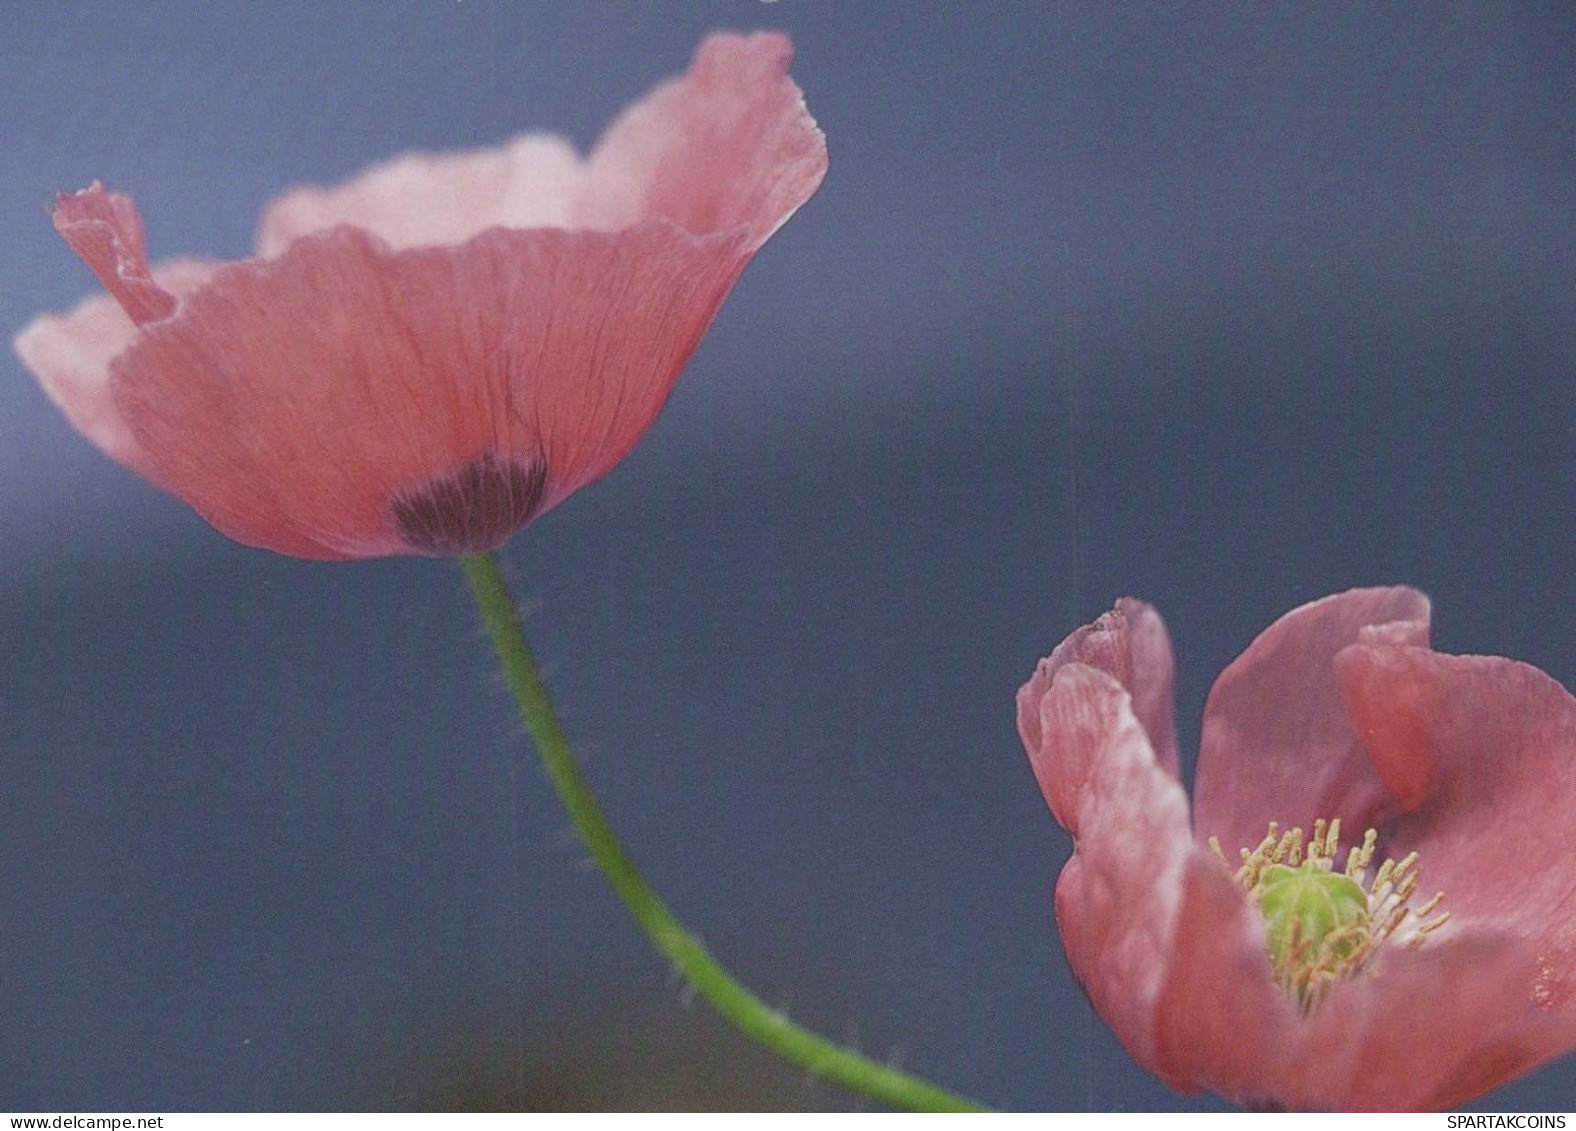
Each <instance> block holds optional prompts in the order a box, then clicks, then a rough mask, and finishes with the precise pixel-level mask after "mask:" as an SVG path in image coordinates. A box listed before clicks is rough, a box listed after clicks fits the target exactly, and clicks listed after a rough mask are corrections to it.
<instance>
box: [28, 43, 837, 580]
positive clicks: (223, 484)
mask: <svg viewBox="0 0 1576 1131" xmlns="http://www.w3.org/2000/svg"><path fill="white" fill-rule="evenodd" d="M792 55H793V49H792V45H791V44H790V43H789V41H788V39H787V37H785V36H782V35H776V34H757V35H751V36H738V35H713V36H711V37H710V38H708V39H707V40H706V41H705V42H704V43H702V44H701V46H700V49H699V50H698V51H697V52H696V55H695V59H694V62H693V64H692V65H691V67H690V70H689V73H688V74H686V75H684V76H683V77H682V78H679V79H675V80H672V81H670V82H667V83H664V84H663V85H661V86H659V87H658V88H657V89H655V90H654V91H652V92H651V93H650V94H649V95H647V97H646V98H645V99H644V100H642V101H641V102H639V103H637V104H635V105H634V106H632V107H630V108H629V109H627V110H626V111H625V112H624V113H623V114H622V115H621V116H620V117H619V118H618V119H617V120H616V121H615V122H614V123H613V125H612V126H611V127H610V128H609V130H608V131H607V133H606V134H605V135H604V137H603V138H602V140H601V142H600V143H599V144H598V146H597V147H596V149H595V150H594V151H593V152H592V153H591V155H590V156H589V157H588V158H585V159H581V158H580V157H579V156H578V155H577V154H576V153H575V151H574V149H573V147H572V146H570V145H569V143H567V142H566V141H564V140H562V139H560V138H556V137H550V136H540V135H538V136H526V137H522V138H519V139H517V140H515V141H513V142H511V143H509V144H508V145H505V146H503V147H502V148H500V149H495V150H488V151H481V152H472V153H461V154H452V155H446V156H437V157H433V156H406V157H402V158H399V159H397V160H394V161H391V162H389V163H387V164H385V165H382V166H379V167H376V168H374V169H371V170H369V171H368V172H366V173H364V174H363V175H361V176H360V177H359V178H357V179H355V180H353V181H351V182H349V183H348V184H346V185H343V186H341V187H339V188H335V189H328V190H321V189H300V190H297V191H294V192H291V193H287V194H286V195H285V196H284V197H282V198H280V199H279V200H276V201H274V202H273V204H271V205H270V206H269V208H268V209H267V211H266V213H265V214H264V217H263V221H262V225H261V228H260V231H259V235H258V241H257V242H258V258H256V259H249V260H244V261H241V262H237V263H215V262H199V261H193V260H177V261H173V262H168V263H163V264H158V265H153V266H150V265H149V261H148V254H147V245H146V242H145V239H144V235H143V226H142V219H141V217H140V216H139V215H138V213H137V209H136V205H135V204H134V203H133V202H132V200H131V198H130V197H128V196H123V195H120V194H118V193H110V192H106V191H105V190H104V189H103V188H102V187H101V186H100V185H97V184H95V185H93V186H92V187H91V188H88V189H86V190H84V191H82V192H79V193H75V194H62V195H61V196H60V198H59V199H58V200H57V202H56V205H55V227H56V229H57V230H58V231H59V232H60V234H61V235H62V236H64V237H65V240H66V242H67V243H68V244H70V245H71V248H72V250H74V251H75V252H76V253H77V254H78V255H80V256H81V257H82V259H83V260H85V261H86V263H87V264H88V266H89V267H91V268H92V270H93V272H94V274H96V275H97V276H98V278H99V280H100V281H101V282H102V283H103V284H104V286H105V288H106V289H107V290H108V291H109V296H110V297H108V298H105V297H97V298H92V299H89V300H87V301H86V302H84V303H83V304H81V305H80V306H78V307H77V308H76V309H75V310H74V311H72V312H70V313H69V314H65V315H46V316H44V317H41V318H39V319H37V320H35V321H34V322H33V323H32V324H31V325H30V326H28V327H27V329H26V330H24V331H23V332H22V334H21V335H20V336H19V337H18V338H17V340H16V350H17V353H18V355H19V356H20V357H21V358H22V360H23V362H24V363H25V364H26V365H27V366H28V368H30V369H31V370H32V371H33V372H34V374H36V375H37V377H38V379H39V382H40V383H41V384H42V385H43V387H44V390H45V391H46V392H47V393H48V394H49V396H50V397H51V398H52V399H53V400H54V401H55V403H56V404H57V405H58V406H59V407H60V409H61V410H62V411H63V412H64V413H65V414H66V416H67V417H68V418H69V419H70V421H71V423H72V424H74V425H75V426H76V427H77V429H78V430H79V431H81V432H82V433H83V434H84V435H86V436H87V437H88V439H90V440H92V441H93V442H94V443H95V444H97V445H98V446H99V447H100V448H102V449H103V450H104V451H105V452H106V453H108V454H109V455H110V456H112V457H114V458H115V459H117V460H119V461H120V462H122V463H124V464H126V465H127V466H128V467H130V468H132V469H133V470H135V471H137V472H138V473H140V474H141V475H143V476H145V477H146V478H148V479H149V480H151V481H152V482H154V483H155V484H157V485H158V486H160V487H163V488H164V489H166V490H168V491H170V492H172V493H174V494H176V495H178V496H180V497H181V498H182V499H184V500H186V502H188V503H190V504H191V506H192V507H194V508H195V509H196V510H197V511H198V512H199V513H200V514H201V515H202V516H203V517H204V518H206V519H207V520H208V521H209V522H211V523H212V524H213V525H214V526H216V527H217V528H218V529H219V530H221V531H223V532H224V533H225V534H227V535H229V536H230V537H232V538H234V539H236V540H237V541H240V542H244V543H247V544H249V545H253V546H261V547H265V548H267V549H271V550H276V551H278V552H280V553H283V554H292V555H295V556H298V557H305V558H321V559H346V558H363V557H374V556H381V555H386V554H426V555H450V554H468V553H474V552H478V551H482V550H488V549H492V548H494V547H496V546H498V545H499V544H501V543H502V542H503V541H504V540H505V539H506V538H508V537H509V535H511V534H512V533H514V532H515V531H516V530H518V529H520V528H521V527H523V526H524V525H526V524H527V523H528V522H530V521H531V520H532V519H534V518H536V517H538V516H539V515H541V514H543V513H544V512H546V511H547V510H549V509H551V508H552V507H554V506H556V505H557V504H558V503H559V502H561V501H562V500H563V499H564V498H566V497H567V496H568V495H569V494H570V493H572V492H573V491H575V490H576V489H577V488H579V487H583V486H585V485H586V484H587V483H590V482H591V481H592V480H594V479H597V478H598V477H600V476H601V475H603V474H605V473H606V472H607V471H609V470H610V469H611V468H612V467H613V466H614V465H615V464H617V463H618V462H619V460H621V459H622V458H623V457H624V456H625V455H626V454H627V453H628V452H629V451H630V449H631V448H632V447H633V446H634V445H635V443H636V442H637V441H638V440H639V438H640V437H641V435H642V434H643V433H644V432H645V430H646V429H647V428H648V427H649V426H650V425H651V423H652V421H653V420H654V419H655V418H656V416H657V413H658V412H659V411H660V410H661V408H662V405H663V403H664V401H665V400H666V399H667V395H668V392H669V391H670V390H671V388H672V387H673V383H674V381H675V380H676V379H677V377H678V374H679V371H680V370H681V369H682V368H683V366H684V364H685V362H686V361H687V360H688V359H689V356H690V354H691V353H692V352H693V351H694V349H695V347H696V346H697V345H698V344H699V343H700V340H701V337H702V335H703V334H704V333H705V331H706V328H707V327H708V326H709V325H710V323H711V320H712V318H713V317H714V316H715V314H716V313H717V309H718V307H719V306H720V305H721V304H722V301H723V299H724V298H725V297H726V296H727V294H728V291H729V289H730V288H731V287H732V285H733V283H734V280H736V279H737V278H738V276H739V273H740V271H742V270H743V268H744V265H745V264H746V263H747V262H748V261H749V259H750V257H751V256H752V255H753V254H754V253H755V251H756V250H757V249H758V248H759V247H760V246H761V245H762V244H763V243H765V242H766V239H767V238H768V237H769V236H770V235H771V234H772V233H773V232H774V231H776V230H777V229H778V228H779V227H780V226H781V225H782V224H783V223H784V222H785V221H786V220H787V219H788V217H789V216H791V215H792V214H793V213H794V211H795V210H796V209H797V208H798V207H799V206H800V205H801V204H803V203H804V202H805V201H806V200H807V199H809V197H810V195H811V194H812V193H813V192H814V191H815V189H816V188H817V186H818V185H819V184H820V182H821V178H822V177H823V175H824V174H825V171H826V143H825V139H824V137H823V136H822V134H821V132H820V130H818V129H817V128H816V125H815V122H814V120H813V119H812V118H811V117H810V115H809V113H808V111H807V110H806V109H805V105H804V98H803V95H802V94H801V92H800V90H799V88H798V87H797V86H795V85H794V83H793V81H792V80H791V79H790V78H788V74H787V72H788V65H789V63H790V61H791V59H792Z"/></svg>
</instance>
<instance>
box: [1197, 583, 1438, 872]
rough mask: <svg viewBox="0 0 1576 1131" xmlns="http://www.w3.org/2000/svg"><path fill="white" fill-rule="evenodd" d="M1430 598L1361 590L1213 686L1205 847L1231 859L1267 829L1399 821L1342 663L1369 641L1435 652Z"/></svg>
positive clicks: (1304, 620)
mask: <svg viewBox="0 0 1576 1131" xmlns="http://www.w3.org/2000/svg"><path fill="white" fill-rule="evenodd" d="M1428 612H1429V608H1428V598H1426V597H1424V596H1423V595H1422V594H1421V593H1419V592H1417V591H1416V590H1415V589H1405V588H1396V589H1354V590H1352V591H1350V592H1348V593H1341V594H1338V595H1336V596H1333V597H1326V598H1324V599H1323V600H1320V601H1314V602H1313V603H1311V604H1308V605H1303V606H1302V607H1301V608H1299V609H1294V610H1293V611H1292V612H1289V613H1287V614H1286V615H1285V616H1283V617H1281V618H1280V619H1279V620H1277V621H1276V622H1275V623H1274V624H1272V625H1271V626H1270V627H1269V628H1267V629H1265V630H1264V632H1262V633H1261V634H1260V635H1259V637H1258V638H1257V639H1256V640H1254V641H1253V643H1252V644H1251V645H1249V647H1248V649H1247V651H1245V652H1243V654H1242V655H1241V656H1239V657H1238V658H1237V659H1236V660H1235V661H1233V662H1232V663H1231V664H1230V665H1229V666H1228V667H1227V668H1226V670H1225V671H1223V672H1222V673H1221V674H1220V677H1219V678H1218V679H1217V680H1216V681H1215V686H1214V688H1213V689H1212V690H1211V691H1210V694H1209V699H1208V701H1207V702H1206V703H1205V706H1204V731H1203V737H1202V739H1201V740H1200V744H1199V756H1198V770H1197V774H1196V776H1195V783H1194V810H1193V812H1194V817H1195V825H1196V828H1197V830H1198V834H1199V836H1201V837H1208V836H1216V837H1219V838H1220V843H1221V845H1222V846H1223V847H1224V849H1225V851H1226V852H1227V854H1228V855H1229V854H1230V853H1232V852H1234V851H1235V850H1237V849H1238V848H1244V847H1252V846H1253V845H1255V844H1257V843H1258V842H1259V840H1260V839H1261V838H1262V837H1263V836H1264V831H1265V828H1266V826H1267V825H1268V824H1269V822H1271V821H1277V822H1279V823H1280V825H1281V827H1283V828H1290V827H1293V826H1300V827H1302V828H1304V829H1308V830H1311V829H1312V827H1313V822H1314V820H1316V819H1318V818H1320V817H1340V818H1342V819H1344V820H1345V821H1346V822H1347V823H1348V824H1349V825H1368V824H1375V823H1378V821H1379V820H1380V819H1381V818H1382V817H1383V816H1384V815H1385V814H1386V813H1388V812H1390V811H1393V809H1394V801H1393V799H1392V798H1391V797H1390V795H1389V794H1388V793H1387V792H1386V790H1385V788H1384V786H1383V784H1382V783H1381V782H1380V780H1379V777H1378V775H1377V774H1376V772H1375V771H1374V768H1373V766H1372V765H1371V764H1370V763H1369V760H1368V755H1367V754H1366V752H1365V751H1364V750H1363V746H1362V743H1361V742H1359V741H1358V738H1357V736H1356V734H1354V733H1353V731H1352V727H1351V724H1350V723H1349V722H1348V721H1347V717H1346V709H1345V706H1344V704H1343V702H1342V699H1341V692H1340V687H1339V685H1338V683H1337V680H1336V677H1335V668H1334V660H1335V655H1336V653H1337V652H1339V651H1340V650H1341V649H1342V648H1344V647H1346V646H1347V645H1349V644H1355V643H1357V641H1358V640H1359V638H1360V637H1361V636H1362V634H1363V632H1364V631H1365V630H1368V629H1371V628H1372V627H1373V626H1376V625H1378V626H1390V627H1388V628H1385V629H1384V630H1383V631H1384V632H1386V633H1388V634H1389V635H1390V637H1392V638H1404V639H1407V640H1408V641H1411V642H1416V643H1426V642H1427V633H1428Z"/></svg>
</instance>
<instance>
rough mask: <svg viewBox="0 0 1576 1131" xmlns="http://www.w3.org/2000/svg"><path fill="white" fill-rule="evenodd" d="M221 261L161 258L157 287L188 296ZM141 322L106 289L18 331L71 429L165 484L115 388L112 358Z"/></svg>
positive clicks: (26, 360) (20, 346)
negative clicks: (111, 376) (120, 405)
mask: <svg viewBox="0 0 1576 1131" xmlns="http://www.w3.org/2000/svg"><path fill="white" fill-rule="evenodd" d="M218 268H219V264H217V263H206V262H200V261H198V260H192V259H183V260H174V261H171V262H169V263H163V264H160V265H159V266H158V267H157V268H155V269H154V270H153V272H152V275H151V281H152V283H153V285H155V286H157V287H158V288H159V289H160V290H161V291H163V292H166V293H168V294H170V295H173V296H180V295H186V294H190V293H191V292H192V291H195V290H196V289H197V288H198V287H200V286H202V285H203V284H204V283H205V282H207V280H208V279H209V278H210V277H211V276H212V275H213V273H214V272H215V271H216V270H218ZM136 336H137V327H136V326H135V324H133V322H132V321H131V319H130V318H129V317H127V315H126V312H125V311H124V310H122V309H121V307H120V304H119V303H118V302H116V301H115V300H114V299H113V298H110V297H108V296H105V295H96V296H94V297H92V298H88V299H84V300H83V301H82V302H81V303H79V304H78V305H77V307H76V309H75V310H72V311H71V312H69V313H67V314H44V315H40V316H39V317H37V318H35V319H33V321H32V322H31V323H29V324H28V326H27V327H26V328H25V329H23V331H22V332H21V333H20V334H18V335H17V338H16V342H15V348H16V353H17V356H18V357H19V358H21V359H22V364H24V365H26V366H27V367H28V369H30V370H31V371H32V372H33V375H34V376H35V377H37V378H38V383H39V385H40V386H42V387H43V390H44V392H45V393H47V394H48V395H49V399H50V400H52V401H54V402H55V406H56V407H57V408H59V409H60V411H61V412H62V413H63V414H64V415H65V417H66V419H67V420H69V421H70V422H71V424H72V426H73V427H74V428H76V430H77V431H78V432H81V433H82V434H83V435H84V436H86V437H87V438H88V439H89V440H92V441H93V443H94V444H96V445H98V447H99V448H100V449H101V450H102V451H103V452H104V453H105V454H106V455H108V456H110V457H111V458H112V459H115V460H118V461H119V462H121V463H123V464H125V465H126V466H127V467H129V468H131V469H132V470H133V471H136V472H137V473H138V474H139V475H142V476H143V477H144V478H146V479H149V480H152V481H153V482H154V483H157V484H159V485H160V486H165V484H164V483H163V481H162V480H161V479H160V476H159V472H158V469H157V467H156V466H155V465H154V463H153V461H152V460H150V459H149V458H148V456H147V453H146V452H144V451H143V450H142V445H141V443H139V442H138V440H137V438H136V436H135V435H133V434H132V431H131V428H130V427H129V426H128V425H127V423H126V421H125V418H124V417H122V416H121V414H120V409H119V408H117V407H116V406H115V399H114V396H113V395H112V394H111V391H110V379H109V367H110V362H111V361H112V360H113V359H114V358H115V357H116V356H117V355H118V354H120V353H122V352H123V351H124V350H125V349H126V348H127V347H128V346H130V345H131V343H132V342H133V341H134V340H135V339H136Z"/></svg>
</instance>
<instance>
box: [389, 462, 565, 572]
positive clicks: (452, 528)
mask: <svg viewBox="0 0 1576 1131" xmlns="http://www.w3.org/2000/svg"><path fill="white" fill-rule="evenodd" d="M546 491H547V464H546V462H545V461H544V460H541V459H533V460H529V461H521V460H518V459H513V458H509V459H500V458H499V457H498V456H497V455H495V454H494V453H492V452H483V453H482V454H481V455H479V456H477V457H476V458H475V459H474V460H472V461H471V462H470V463H468V464H466V465H465V466H464V467H462V468H461V469H460V470H459V471H456V472H454V473H453V474H451V475H444V476H440V477H439V478H437V479H433V480H431V481H429V482H427V483H425V484H423V485H422V486H420V487H416V488H413V489H411V490H408V491H401V492H400V493H399V494H397V495H395V496H394V501H393V504H392V505H393V510H394V526H395V528H396V529H397V530H398V531H399V535H400V537H401V538H403V539H404V540H405V544H406V545H408V546H409V547H410V548H411V549H412V550H414V551H415V552H416V553H418V554H428V555H431V556H433V557H455V556H459V555H464V554H479V553H482V552H483V551H486V550H495V549H497V548H498V547H499V546H501V545H503V543H504V542H505V541H506V540H507V539H508V538H509V536H510V535H511V534H513V533H514V532H515V531H517V530H519V529H520V528H521V527H523V526H524V525H525V524H526V523H528V522H530V521H531V519H532V518H534V517H536V512H537V508H539V507H540V506H541V503H542V496H543V495H544V494H545V493H546Z"/></svg>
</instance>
